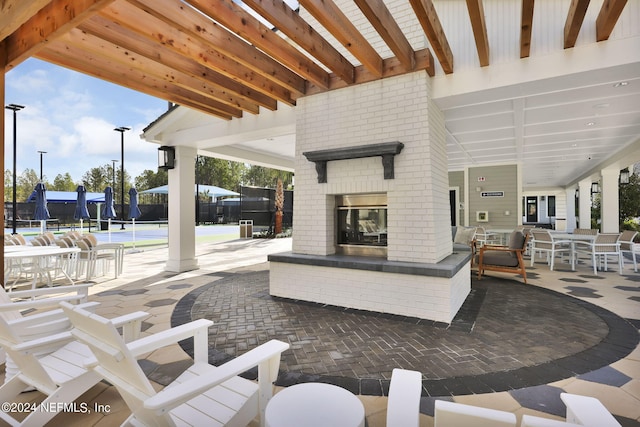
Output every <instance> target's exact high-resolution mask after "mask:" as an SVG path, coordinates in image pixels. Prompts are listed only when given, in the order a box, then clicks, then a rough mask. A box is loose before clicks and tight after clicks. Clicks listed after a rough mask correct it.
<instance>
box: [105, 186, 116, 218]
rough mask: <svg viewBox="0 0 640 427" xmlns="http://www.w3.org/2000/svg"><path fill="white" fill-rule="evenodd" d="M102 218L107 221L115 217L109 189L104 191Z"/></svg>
mask: <svg viewBox="0 0 640 427" xmlns="http://www.w3.org/2000/svg"><path fill="white" fill-rule="evenodd" d="M102 217H103V218H107V219H112V218H115V217H116V210H115V208H114V206H113V189H112V188H111V187H107V188H105V189H104V207H103V208H102Z"/></svg>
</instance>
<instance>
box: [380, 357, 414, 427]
mask: <svg viewBox="0 0 640 427" xmlns="http://www.w3.org/2000/svg"><path fill="white" fill-rule="evenodd" d="M421 395H422V374H421V373H420V372H417V371H409V370H406V369H394V370H393V372H392V373H391V384H390V385H389V400H388V401H387V427H418V426H419V425H420V396H421Z"/></svg>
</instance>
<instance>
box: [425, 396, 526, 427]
mask: <svg viewBox="0 0 640 427" xmlns="http://www.w3.org/2000/svg"><path fill="white" fill-rule="evenodd" d="M516 422H517V420H516V416H515V414H513V413H511V412H505V411H499V410H496V409H489V408H482V407H478V406H471V405H465V404H462V403H455V402H448V401H446V400H436V402H435V410H434V425H435V426H439V425H442V426H474V427H515V426H516Z"/></svg>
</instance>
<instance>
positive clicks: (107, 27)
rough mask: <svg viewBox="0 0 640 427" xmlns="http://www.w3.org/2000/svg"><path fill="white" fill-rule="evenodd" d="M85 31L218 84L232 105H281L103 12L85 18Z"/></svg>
mask: <svg viewBox="0 0 640 427" xmlns="http://www.w3.org/2000/svg"><path fill="white" fill-rule="evenodd" d="M79 29H81V30H82V31H84V32H86V33H89V34H93V35H94V36H96V37H98V38H100V39H102V40H105V41H107V42H109V43H112V44H114V45H117V46H120V47H122V48H123V49H126V50H129V51H131V52H135V53H137V54H138V55H142V56H144V57H146V58H148V59H150V60H152V61H155V62H159V63H162V64H164V65H166V66H167V67H170V68H173V69H175V70H180V71H182V72H183V73H185V74H186V75H188V76H191V77H192V78H194V79H197V80H198V81H200V82H201V84H202V85H206V86H207V87H211V88H216V89H217V90H218V92H219V98H218V99H219V100H220V101H221V102H225V103H227V104H229V105H234V104H238V105H240V103H249V104H255V105H259V106H262V107H265V108H268V109H269V110H276V109H277V102H276V100H275V99H273V98H270V97H268V96H266V95H264V94H262V93H260V92H257V91H255V90H252V89H250V88H248V87H247V86H244V85H242V84H241V83H240V82H237V81H235V80H232V79H231V78H229V77H227V76H224V75H222V74H220V73H217V72H215V71H214V70H212V69H211V68H207V67H205V66H203V65H201V64H199V63H197V62H195V61H192V60H190V59H189V58H186V57H184V56H181V55H179V54H177V53H176V52H174V51H172V50H168V49H165V50H162V49H159V46H158V44H157V43H154V42H152V41H151V40H149V39H146V38H142V37H136V34H135V33H133V32H132V31H131V30H129V29H127V28H124V27H122V26H121V25H118V24H117V23H114V22H111V21H109V20H107V19H105V18H103V17H101V16H94V17H93V18H91V19H90V20H88V21H85V22H84V23H83V24H82V25H81V26H80V27H79Z"/></svg>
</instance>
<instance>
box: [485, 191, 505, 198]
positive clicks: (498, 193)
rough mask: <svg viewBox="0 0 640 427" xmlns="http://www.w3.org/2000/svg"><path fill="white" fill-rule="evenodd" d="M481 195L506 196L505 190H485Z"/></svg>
mask: <svg viewBox="0 0 640 427" xmlns="http://www.w3.org/2000/svg"><path fill="white" fill-rule="evenodd" d="M480 197H504V191H483V192H482V193H480Z"/></svg>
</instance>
